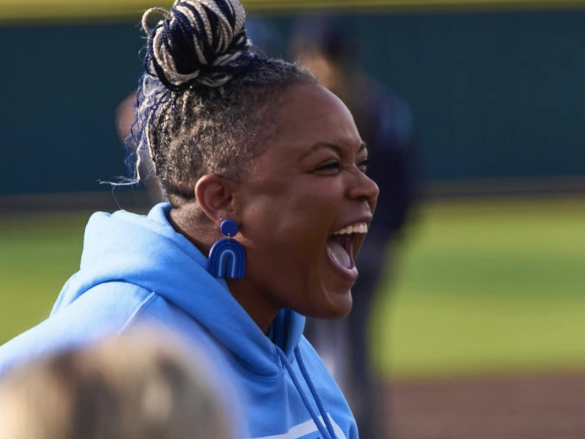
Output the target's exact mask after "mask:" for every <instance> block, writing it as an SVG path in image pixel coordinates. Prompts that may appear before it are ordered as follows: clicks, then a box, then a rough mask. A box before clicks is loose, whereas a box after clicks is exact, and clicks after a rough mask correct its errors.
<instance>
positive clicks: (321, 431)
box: [0, 0, 378, 439]
mask: <svg viewBox="0 0 585 439" xmlns="http://www.w3.org/2000/svg"><path fill="white" fill-rule="evenodd" d="M152 15H156V16H158V17H159V18H160V21H158V23H157V24H156V25H155V26H154V27H153V28H152V29H150V28H149V26H148V19H149V17H151V16H152ZM244 21H245V12H244V10H243V8H242V6H241V5H240V3H238V2H237V0H198V1H197V0H183V1H181V0H177V1H176V2H175V3H174V4H173V7H172V8H171V10H168V11H167V10H165V9H162V8H154V9H151V10H149V11H147V12H146V13H145V15H144V18H143V28H144V30H145V32H146V33H147V35H148V42H147V47H146V58H145V73H144V75H143V76H142V79H141V82H140V87H139V90H138V94H137V96H138V98H137V117H136V121H135V123H134V125H133V127H132V134H131V138H130V139H129V143H130V142H131V143H132V144H133V145H136V148H135V149H131V148H129V151H130V152H129V154H130V156H129V160H128V164H129V165H130V169H132V170H133V175H132V176H131V178H130V179H129V180H128V181H125V182H123V183H120V184H133V183H136V182H138V181H139V180H140V179H144V178H148V175H140V171H139V170H140V169H141V167H140V162H141V160H144V159H148V160H152V163H153V165H154V168H155V171H156V175H157V177H158V178H159V180H160V181H161V184H162V186H163V188H164V190H165V192H166V195H167V197H168V199H169V201H170V203H162V204H159V205H157V206H155V207H154V208H153V209H152V210H151V212H150V213H149V214H148V215H147V216H141V215H135V214H131V213H128V212H124V211H120V212H116V213H114V214H112V215H109V214H106V213H96V214H94V215H93V216H92V218H91V219H90V221H89V224H88V226H87V228H86V233H85V243H84V250H83V255H82V260H81V269H80V271H79V272H78V273H76V274H75V275H74V276H73V277H71V279H70V280H69V281H68V282H67V283H66V285H65V287H64V288H63V290H62V291H61V294H60V296H59V298H58V300H57V303H56V304H55V306H54V308H53V312H52V314H51V317H50V318H49V319H48V320H46V321H45V322H43V323H41V324H40V325H39V326H37V327H35V328H33V329H32V330H30V331H28V332H26V333H25V334H23V335H21V336H20V337H17V338H16V339H14V340H12V341H11V342H9V343H7V344H6V345H4V346H3V347H2V348H1V349H0V372H1V371H2V370H6V369H8V368H10V367H16V366H18V364H20V363H21V362H22V361H23V360H25V359H26V358H30V357H33V356H36V355H39V354H43V353H46V352H48V351H53V350H58V349H61V348H63V347H65V346H70V345H78V344H85V343H87V342H89V341H91V340H94V339H96V338H100V337H102V336H104V335H105V334H108V333H111V332H123V331H126V330H127V329H128V328H131V327H132V326H134V325H136V324H137V323H142V322H148V321H157V322H160V323H163V324H165V325H166V326H168V327H170V328H172V329H174V330H176V331H178V332H180V333H182V334H183V335H184V336H186V337H188V338H189V339H190V340H191V341H192V342H193V344H194V345H202V346H203V347H204V348H206V350H207V351H208V353H209V355H210V356H212V357H213V358H214V359H215V361H216V364H217V367H218V369H219V370H220V371H221V372H223V373H224V374H225V376H226V383H228V382H230V381H233V383H234V384H235V387H236V388H237V389H239V393H238V395H234V398H236V397H239V398H241V402H242V407H243V410H244V415H245V416H244V419H245V422H244V424H243V425H241V426H240V428H241V434H240V436H241V437H252V438H265V437H282V438H283V439H284V438H297V437H299V438H300V437H303V438H314V437H317V436H318V437H320V438H324V439H334V438H339V439H342V438H352V439H355V438H357V437H358V436H357V428H356V425H355V421H354V418H353V415H352V413H351V411H350V409H349V407H348V405H347V403H346V402H345V399H344V397H343V395H342V394H341V392H340V391H339V389H338V387H337V386H336V384H335V382H334V381H333V379H332V378H331V377H330V376H329V374H328V373H327V371H326V369H325V367H324V366H323V364H322V362H321V360H320V359H319V358H318V356H317V355H316V353H315V351H314V350H313V349H312V347H311V346H310V345H309V343H308V342H307V341H306V339H305V338H304V337H303V336H302V332H303V328H304V323H305V320H304V316H312V317H321V318H339V317H343V316H345V315H347V313H348V312H349V311H350V309H351V305H352V299H351V287H352V285H353V284H354V282H355V281H356V278H357V275H358V272H357V269H356V267H355V263H354V261H355V259H356V257H357V254H358V252H359V249H360V246H361V244H362V242H363V240H364V238H365V234H366V232H367V229H368V225H369V223H370V221H371V219H372V212H373V210H374V207H375V203H376V199H377V196H378V187H377V186H376V184H375V183H374V182H373V181H372V180H371V179H370V178H368V177H367V175H366V168H367V160H368V158H367V157H368V152H367V148H366V145H365V144H364V143H363V142H362V140H361V138H360V135H359V133H358V131H357V128H356V126H355V123H354V121H353V118H352V116H351V114H350V112H349V110H348V109H347V108H346V107H345V105H344V104H343V103H342V102H341V101H340V100H339V99H338V98H337V97H336V96H335V95H333V94H332V93H331V92H329V91H328V90H327V89H325V88H323V87H322V86H321V85H319V84H318V83H317V81H316V79H315V78H314V77H313V76H312V75H311V74H310V73H309V72H308V71H306V70H304V69H302V68H300V67H298V66H297V65H294V64H289V63H287V62H284V61H282V60H275V59H264V58H260V57H258V56H257V55H255V54H254V52H253V51H251V50H250V48H249V47H250V41H249V40H248V39H247V36H246V29H245V26H244ZM217 251H219V252H220V253H221V254H220V256H219V257H218V260H219V266H220V267H219V269H218V268H217V267H216V265H217V264H215V263H210V261H209V260H208V257H209V256H210V253H212V252H217ZM244 257H245V262H244ZM212 260H214V258H212ZM236 263H237V264H238V265H237V269H235V268H234V267H236V265H234V264H236ZM218 275H223V276H225V278H220V277H217V276H218ZM226 386H227V384H226ZM229 389H231V386H227V387H226V388H225V389H224V390H225V391H226V392H228V391H230V390H229Z"/></svg>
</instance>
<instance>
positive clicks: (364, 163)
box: [358, 159, 370, 172]
mask: <svg viewBox="0 0 585 439" xmlns="http://www.w3.org/2000/svg"><path fill="white" fill-rule="evenodd" d="M368 166H370V159H364V160H362V161H361V162H359V163H358V168H360V169H361V170H362V171H363V172H366V170H367V169H368Z"/></svg>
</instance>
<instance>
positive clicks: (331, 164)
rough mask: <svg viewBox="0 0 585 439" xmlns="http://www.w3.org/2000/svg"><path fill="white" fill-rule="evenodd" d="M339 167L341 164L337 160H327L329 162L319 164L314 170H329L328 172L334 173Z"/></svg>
mask: <svg viewBox="0 0 585 439" xmlns="http://www.w3.org/2000/svg"><path fill="white" fill-rule="evenodd" d="M340 168H341V165H340V163H339V162H329V163H325V164H324V165H321V166H319V167H318V168H317V169H315V171H318V172H321V171H324V172H329V173H334V172H337V171H339V169H340Z"/></svg>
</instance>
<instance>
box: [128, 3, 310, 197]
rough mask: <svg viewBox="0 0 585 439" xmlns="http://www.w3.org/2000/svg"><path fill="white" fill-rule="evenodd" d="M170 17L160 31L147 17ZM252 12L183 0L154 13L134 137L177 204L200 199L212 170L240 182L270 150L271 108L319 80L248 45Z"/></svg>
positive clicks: (134, 159)
mask: <svg viewBox="0 0 585 439" xmlns="http://www.w3.org/2000/svg"><path fill="white" fill-rule="evenodd" d="M152 13H160V14H162V15H163V19H162V20H161V21H159V23H158V24H157V25H156V26H155V27H154V28H153V29H149V28H148V26H147V20H148V17H149V16H150V15H151V14H152ZM244 19H245V11H244V9H243V7H242V6H241V4H240V3H239V2H238V1H237V0H177V1H175V3H174V4H173V6H172V8H171V10H170V11H166V10H164V9H161V8H154V9H151V10H148V11H147V12H146V13H145V14H144V17H143V21H142V24H143V28H144V30H145V32H146V33H147V34H148V43H147V48H146V49H147V51H146V58H145V73H144V75H143V76H142V78H141V81H140V86H139V89H138V99H137V115H136V121H135V122H134V124H133V126H132V133H131V137H130V139H129V141H130V142H134V143H135V145H137V152H136V153H135V154H134V153H132V152H131V150H130V157H129V164H130V165H131V166H132V168H133V169H135V171H134V172H135V173H136V174H135V176H136V179H138V178H141V177H145V176H140V175H138V171H137V170H138V166H139V164H140V158H141V154H150V157H151V158H152V161H153V163H154V167H155V170H156V175H157V176H158V177H159V179H160V180H161V183H162V185H163V188H164V189H165V192H166V193H167V196H168V198H169V200H170V201H171V203H172V204H173V205H174V206H177V205H181V204H184V203H186V202H188V201H190V200H193V199H194V197H195V195H194V187H195V183H196V182H197V180H198V179H199V178H200V177H201V176H203V175H205V174H208V173H216V174H220V175H225V176H228V177H231V178H238V177H241V175H242V173H243V172H245V171H246V170H247V169H249V167H250V166H251V163H252V162H253V160H254V159H255V158H257V157H258V156H259V155H260V154H261V153H262V152H263V151H264V149H263V147H264V146H265V143H266V139H267V137H268V136H269V135H270V132H271V129H270V124H269V122H270V121H271V120H272V119H271V118H272V117H273V115H274V112H273V111H271V109H272V108H273V106H274V105H276V104H278V102H279V100H278V97H279V94H281V93H282V92H283V91H284V90H285V89H286V88H288V87H290V86H292V85H297V84H303V83H316V79H315V78H314V77H313V75H312V74H310V73H309V72H308V71H306V70H304V69H302V68H301V67H299V66H297V65H295V64H290V63H287V62H285V61H282V60H277V59H263V58H261V57H259V56H257V55H256V54H255V53H253V52H252V51H251V50H250V49H249V48H250V45H251V42H250V41H249V40H248V38H247V36H246V28H245V26H244Z"/></svg>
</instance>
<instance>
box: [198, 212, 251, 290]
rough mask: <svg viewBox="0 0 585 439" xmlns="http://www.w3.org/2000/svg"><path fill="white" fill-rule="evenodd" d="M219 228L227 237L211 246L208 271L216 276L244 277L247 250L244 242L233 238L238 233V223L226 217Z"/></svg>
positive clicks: (228, 277)
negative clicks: (243, 244)
mask: <svg viewBox="0 0 585 439" xmlns="http://www.w3.org/2000/svg"><path fill="white" fill-rule="evenodd" d="M219 229H220V230H221V233H223V235H224V236H227V238H223V239H220V240H219V241H217V242H216V243H215V244H213V247H211V251H210V252H209V264H208V266H207V271H209V273H211V275H212V276H215V277H224V278H227V279H243V278H244V273H245V271H246V252H245V250H244V247H243V246H242V244H240V243H239V242H238V241H236V240H235V239H232V238H233V237H234V236H236V235H237V234H238V223H236V222H235V221H234V220H230V219H226V220H223V221H222V222H221V224H220V226H219Z"/></svg>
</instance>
